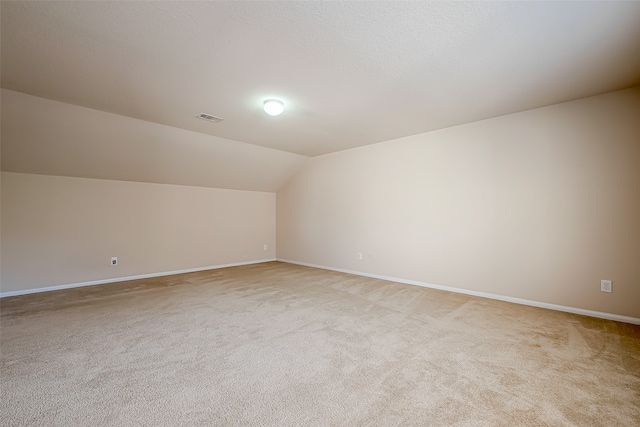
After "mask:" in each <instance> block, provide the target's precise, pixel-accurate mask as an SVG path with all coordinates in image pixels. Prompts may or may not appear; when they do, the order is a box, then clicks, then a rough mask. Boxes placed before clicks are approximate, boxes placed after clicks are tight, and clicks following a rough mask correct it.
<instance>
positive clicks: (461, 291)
mask: <svg viewBox="0 0 640 427" xmlns="http://www.w3.org/2000/svg"><path fill="white" fill-rule="evenodd" d="M277 261H280V262H286V263H289V264H296V265H302V266H305V267H312V268H320V269H323V270H331V271H337V272H340V273H347V274H355V275H356V276H364V277H371V278H373V279H381V280H388V281H390V282H397V283H404V284H407V285H414V286H422V287H424V288H431V289H438V290H441V291H449V292H455V293H458V294H466V295H473V296H476V297H482V298H489V299H495V300H499V301H506V302H512V303H515V304H522V305H529V306H532V307H539V308H546V309H549V310H556V311H564V312H567V313H573V314H581V315H583V316H591V317H597V318H600V319H607V320H615V321H616V322H624V323H631V324H634V325H640V318H637V317H630V316H622V315H619V314H613V313H605V312H602V311H593V310H585V309H582V308H576V307H568V306H565V305H558V304H550V303H546V302H540V301H532V300H528V299H522V298H515V297H509V296H505V295H498V294H491V293H488V292H478V291H470V290H467V289H461V288H453V287H450V286H442V285H435V284H433V283H426V282H419V281H417V280H408V279H401V278H398V277H390V276H382V275H379V274H370V273H364V272H362V271H355V270H347V269H344V268H333V267H328V266H325V265H317V264H309V263H306V262H300V261H293V260H289V259H282V258H277Z"/></svg>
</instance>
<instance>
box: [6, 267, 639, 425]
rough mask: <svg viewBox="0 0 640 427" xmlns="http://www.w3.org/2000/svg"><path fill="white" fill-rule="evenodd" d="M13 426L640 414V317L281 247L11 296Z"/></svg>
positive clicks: (590, 421)
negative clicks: (440, 287) (496, 297)
mask: <svg viewBox="0 0 640 427" xmlns="http://www.w3.org/2000/svg"><path fill="white" fill-rule="evenodd" d="M0 304H1V324H0V325H1V335H0V340H1V341H0V344H1V347H0V348H1V365H0V367H1V369H2V371H1V375H2V376H1V386H2V395H1V400H0V424H1V425H3V426H102V425H111V426H143V425H146V426H179V425H224V426H238V425H243V426H244V425H251V426H253V425H256V426H288V425H349V426H351V425H354V426H369V425H379V426H393V425H403V426H407V425H422V426H547V425H548V426H560V425H563V426H565V425H566V426H574V425H575V426H638V425H640V327H638V326H632V325H628V324H623V323H616V322H612V321H606V320H598V319H593V318H588V317H582V316H577V315H572V314H566V313H560V312H554V311H549V310H543V309H538V308H533V307H527V306H521V305H515V304H509V303H505V302H499V301H493V300H488V299H483V298H477V297H471V296H465V295H460V294H454V293H449V292H443V291H436V290H432V289H426V288H420V287H414V286H409V285H403V284H397V283H392V282H385V281H382V280H375V279H368V278H364V277H359V276H352V275H348V274H342V273H335V272H330V271H324V270H318V269H312V268H306V267H300V266H295V265H289V264H283V263H279V262H272V263H265V264H257V265H250V266H243V267H233V268H227V269H221V270H212V271H205V272H199V273H190V274H183V275H176V276H168V277H161V278H155V279H144V280H138V281H131V282H122V283H117V284H111V285H100V286H93V287H87V288H78V289H72V290H67V291H58V292H48V293H42V294H34V295H26V296H21V297H13V298H5V299H3V300H2V301H1V302H0Z"/></svg>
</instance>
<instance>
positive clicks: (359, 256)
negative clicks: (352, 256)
mask: <svg viewBox="0 0 640 427" xmlns="http://www.w3.org/2000/svg"><path fill="white" fill-rule="evenodd" d="M358 259H359V260H360V261H362V252H358Z"/></svg>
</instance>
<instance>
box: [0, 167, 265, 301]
mask: <svg viewBox="0 0 640 427" xmlns="http://www.w3.org/2000/svg"><path fill="white" fill-rule="evenodd" d="M1 184H2V193H1V196H2V218H1V221H2V224H1V225H2V243H1V246H2V248H1V250H2V260H1V261H2V266H1V267H2V273H1V290H2V292H12V291H22V290H28V289H36V288H42V287H49V286H57V285H66V284H72V283H79V282H87V281H94V280H103V279H111V278H118V277H127V276H134V275H139V274H150V273H159V272H166V271H175V270H182V269H189V268H197V267H206V266H215V265H222V264H230V263H236V262H246V261H257V260H263V259H272V258H274V257H275V203H276V200H275V194H274V193H265V192H252V191H238V190H222V189H214V188H203V187H188V186H178V185H166V184H148V183H136V182H125V181H111V180H97V179H85V178H69V177H56V176H46V175H32V174H18V173H10V172H2V180H1ZM264 244H267V245H268V250H267V251H265V250H263V245H264ZM112 256H117V257H118V265H117V266H111V265H110V260H111V257H112Z"/></svg>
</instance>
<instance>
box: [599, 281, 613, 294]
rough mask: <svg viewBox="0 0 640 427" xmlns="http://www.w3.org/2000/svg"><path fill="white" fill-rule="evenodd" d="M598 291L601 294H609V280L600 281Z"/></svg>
mask: <svg viewBox="0 0 640 427" xmlns="http://www.w3.org/2000/svg"><path fill="white" fill-rule="evenodd" d="M600 290H601V291H602V292H611V280H601V281H600Z"/></svg>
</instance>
